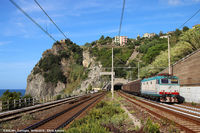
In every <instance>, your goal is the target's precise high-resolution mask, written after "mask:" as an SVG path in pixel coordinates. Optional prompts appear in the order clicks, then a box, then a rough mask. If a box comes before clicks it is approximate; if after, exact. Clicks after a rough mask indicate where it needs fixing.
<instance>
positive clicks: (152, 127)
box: [144, 118, 160, 133]
mask: <svg viewBox="0 0 200 133" xmlns="http://www.w3.org/2000/svg"><path fill="white" fill-rule="evenodd" d="M159 129H160V126H159V124H158V123H153V122H152V120H151V119H150V118H148V120H147V122H146V123H145V125H144V132H146V133H159V132H160V130H159Z"/></svg>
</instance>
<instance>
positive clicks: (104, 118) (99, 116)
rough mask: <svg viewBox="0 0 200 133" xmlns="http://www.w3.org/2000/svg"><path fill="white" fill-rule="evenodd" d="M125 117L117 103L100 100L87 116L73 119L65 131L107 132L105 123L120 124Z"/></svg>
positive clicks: (68, 132)
mask: <svg viewBox="0 0 200 133" xmlns="http://www.w3.org/2000/svg"><path fill="white" fill-rule="evenodd" d="M126 118H127V115H125V114H124V111H123V110H122V109H121V108H120V106H119V103H115V104H112V103H111V102H105V101H101V102H100V103H98V104H97V105H96V106H95V108H94V109H92V110H91V111H90V112H89V113H88V115H87V116H85V117H83V118H81V119H79V120H75V121H74V122H73V123H72V125H71V126H70V128H69V130H67V131H66V132H67V133H74V132H77V133H81V132H82V133H107V132H109V131H108V129H106V128H105V126H103V125H105V124H109V123H111V124H113V125H116V126H117V125H122V123H123V121H124V120H125V119H126Z"/></svg>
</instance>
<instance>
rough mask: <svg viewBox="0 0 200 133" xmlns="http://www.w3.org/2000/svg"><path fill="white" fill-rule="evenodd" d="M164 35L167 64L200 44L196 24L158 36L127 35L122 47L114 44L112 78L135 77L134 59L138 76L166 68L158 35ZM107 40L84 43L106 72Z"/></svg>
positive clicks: (102, 37) (164, 52)
mask: <svg viewBox="0 0 200 133" xmlns="http://www.w3.org/2000/svg"><path fill="white" fill-rule="evenodd" d="M166 35H169V36H170V46H171V58H172V59H171V64H173V63H175V62H176V61H178V60H180V59H181V58H183V57H184V56H186V55H188V54H190V53H191V52H193V51H195V50H197V49H199V47H200V46H199V45H200V33H199V26H197V27H196V28H194V29H189V28H188V27H183V29H182V30H179V29H176V30H175V31H172V32H169V33H163V32H162V31H161V32H160V33H159V35H155V36H154V37H152V38H144V37H138V38H137V39H130V38H129V39H128V43H127V44H126V46H124V47H119V46H116V45H114V67H120V68H114V71H115V72H116V75H115V77H124V78H127V79H132V80H134V79H137V78H138V77H137V75H138V70H137V69H138V65H137V64H138V62H140V76H141V78H144V77H147V76H152V75H155V74H157V73H158V72H160V71H162V70H163V69H164V68H166V67H167V64H168V60H167V57H168V56H167V53H168V50H167V49H168V45H167V38H161V37H162V36H166ZM111 39H113V38H111V37H106V38H105V37H104V36H101V38H100V39H99V40H96V41H93V42H91V43H86V44H85V47H86V48H87V49H89V51H90V54H91V55H92V56H94V57H96V61H100V62H101V64H102V65H103V68H105V70H107V71H110V67H111V54H112V53H111V46H112V41H111ZM121 67H134V68H121Z"/></svg>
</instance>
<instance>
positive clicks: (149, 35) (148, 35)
mask: <svg viewBox="0 0 200 133" xmlns="http://www.w3.org/2000/svg"><path fill="white" fill-rule="evenodd" d="M155 35H156V34H155V33H144V35H143V37H145V38H151V37H154V36H155Z"/></svg>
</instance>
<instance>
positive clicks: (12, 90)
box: [0, 89, 26, 97]
mask: <svg viewBox="0 0 200 133" xmlns="http://www.w3.org/2000/svg"><path fill="white" fill-rule="evenodd" d="M6 90H9V91H10V92H21V94H22V96H24V95H25V92H26V90H25V89H0V97H1V96H2V95H3V93H4V92H5V91H6Z"/></svg>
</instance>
